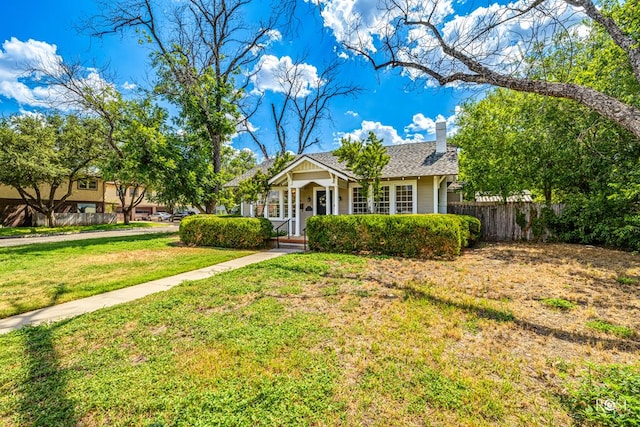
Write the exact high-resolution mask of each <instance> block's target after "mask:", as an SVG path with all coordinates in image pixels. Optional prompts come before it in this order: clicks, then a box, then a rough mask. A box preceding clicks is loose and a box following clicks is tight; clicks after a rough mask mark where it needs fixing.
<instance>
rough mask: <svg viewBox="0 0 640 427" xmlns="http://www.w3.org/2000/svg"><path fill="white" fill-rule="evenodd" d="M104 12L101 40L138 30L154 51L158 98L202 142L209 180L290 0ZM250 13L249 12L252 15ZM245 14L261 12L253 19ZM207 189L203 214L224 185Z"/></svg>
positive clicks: (123, 4)
mask: <svg viewBox="0 0 640 427" xmlns="http://www.w3.org/2000/svg"><path fill="white" fill-rule="evenodd" d="M102 3H103V8H102V10H103V11H104V13H103V14H101V15H100V16H97V17H95V18H94V20H93V22H92V25H93V26H94V28H95V33H96V34H97V35H99V36H103V35H105V34H109V33H113V32H127V31H136V32H137V34H138V35H139V37H140V39H141V41H142V42H148V43H149V45H150V46H151V47H152V50H153V53H152V57H153V65H154V67H155V68H156V71H157V76H158V79H157V82H156V85H155V91H156V93H158V94H160V95H162V96H164V97H166V99H168V100H169V101H170V102H172V103H174V104H175V105H177V106H178V107H179V109H180V115H181V117H182V119H183V121H184V124H185V130H186V131H187V132H189V133H194V134H198V135H197V136H198V137H197V139H196V140H197V141H200V142H202V143H205V144H204V145H205V148H206V150H207V152H208V159H209V161H210V164H211V166H212V168H211V169H212V172H211V173H212V174H220V173H221V172H222V168H223V160H222V154H223V150H224V149H223V147H224V145H225V143H226V142H229V140H230V137H231V136H232V135H233V134H234V133H235V132H236V125H237V124H238V123H239V122H240V121H243V120H246V119H247V118H246V117H242V118H241V117H240V113H239V104H240V103H241V102H243V101H244V100H246V98H245V97H244V88H245V87H246V85H247V84H248V83H249V75H250V70H252V69H253V66H254V65H255V64H256V62H257V60H258V58H259V57H260V55H261V53H262V52H263V50H264V49H265V47H266V46H268V45H269V43H270V42H271V40H272V38H273V37H276V36H277V35H278V34H279V32H277V31H276V28H275V24H276V20H277V18H278V17H285V19H288V18H287V16H288V13H285V11H287V10H288V7H289V6H291V4H292V3H293V2H292V1H279V2H275V1H274V2H271V1H260V0H186V1H181V2H163V1H161V0H145V1H138V0H118V1H104V2H102ZM251 7H253V8H254V9H251ZM251 10H254V12H255V10H262V11H263V12H267V15H269V14H270V15H271V16H267V18H266V19H263V20H259V19H258V20H252V19H250V17H251V16H252V15H251V13H250V11H251ZM208 182H212V183H214V186H213V189H212V190H213V191H206V192H205V193H203V194H204V196H203V197H205V198H206V199H207V200H205V203H204V207H205V208H206V211H207V212H213V211H215V207H216V203H217V199H218V198H217V193H218V192H219V191H220V190H221V188H222V184H223V180H222V179H221V178H220V177H210V179H208Z"/></svg>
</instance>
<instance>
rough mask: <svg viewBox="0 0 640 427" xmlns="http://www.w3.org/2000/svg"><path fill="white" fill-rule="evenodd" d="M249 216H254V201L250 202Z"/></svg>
mask: <svg viewBox="0 0 640 427" xmlns="http://www.w3.org/2000/svg"><path fill="white" fill-rule="evenodd" d="M249 216H250V217H251V218H253V202H251V203H249Z"/></svg>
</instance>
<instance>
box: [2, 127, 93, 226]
mask: <svg viewBox="0 0 640 427" xmlns="http://www.w3.org/2000/svg"><path fill="white" fill-rule="evenodd" d="M102 131H103V123H102V122H101V121H100V120H97V119H91V118H85V119H82V118H79V117H77V116H73V115H70V116H66V117H63V116H60V115H47V116H40V115H23V116H11V117H9V118H5V119H2V121H0V183H2V184H5V185H8V186H11V187H13V188H15V189H16V190H17V191H18V193H19V194H20V197H21V198H22V200H23V201H24V203H25V204H26V205H27V206H29V207H30V208H31V209H33V210H35V211H37V212H40V213H41V214H43V215H45V216H46V218H47V225H48V226H49V227H53V226H55V216H54V212H56V211H57V210H58V209H60V207H62V206H63V205H64V203H65V202H66V200H67V199H68V198H69V197H70V196H71V194H73V191H74V185H75V184H76V182H77V181H78V180H79V179H82V178H86V177H88V176H91V175H92V174H94V173H95V166H96V163H97V160H98V159H99V158H100V157H101V156H102V154H103V153H104V139H103V138H102V135H103V134H102Z"/></svg>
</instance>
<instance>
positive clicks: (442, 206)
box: [438, 176, 447, 214]
mask: <svg viewBox="0 0 640 427" xmlns="http://www.w3.org/2000/svg"><path fill="white" fill-rule="evenodd" d="M443 178H444V179H443V180H442V182H441V183H440V197H439V204H438V213H441V214H446V213H447V177H446V176H445V177H443Z"/></svg>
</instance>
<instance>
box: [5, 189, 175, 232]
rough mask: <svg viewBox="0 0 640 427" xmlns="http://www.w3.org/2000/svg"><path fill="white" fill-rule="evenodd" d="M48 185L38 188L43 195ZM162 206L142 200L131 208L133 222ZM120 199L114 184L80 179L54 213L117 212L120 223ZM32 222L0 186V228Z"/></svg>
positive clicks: (13, 192) (12, 194)
mask: <svg viewBox="0 0 640 427" xmlns="http://www.w3.org/2000/svg"><path fill="white" fill-rule="evenodd" d="M48 191H49V190H48V186H43V188H41V193H42V194H47V193H48ZM66 191H67V186H66V184H64V185H62V186H60V188H59V189H58V191H57V192H56V196H58V197H62V195H64V194H66ZM164 210H165V209H164V206H161V205H158V204H157V203H154V202H150V201H149V200H147V198H145V199H144V200H143V202H142V203H141V204H140V205H138V206H137V207H136V208H135V209H134V215H133V218H134V219H145V218H147V217H148V216H149V215H151V214H152V213H155V212H163V211H164ZM121 211H122V209H121V206H120V199H118V196H117V194H116V189H115V185H114V184H113V183H112V182H105V181H103V180H102V179H100V178H89V179H81V180H78V181H77V182H75V183H74V184H73V194H71V196H69V198H68V199H67V200H66V201H65V203H64V204H63V205H62V207H61V208H60V209H58V211H57V213H110V212H117V213H119V220H122V219H123V218H122V214H121ZM32 223H33V218H32V212H30V211H29V209H28V208H27V205H26V204H25V203H24V202H23V201H22V198H20V194H18V192H17V191H16V190H15V189H14V188H12V187H9V186H6V185H0V225H2V226H5V227H18V226H30V225H32Z"/></svg>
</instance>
